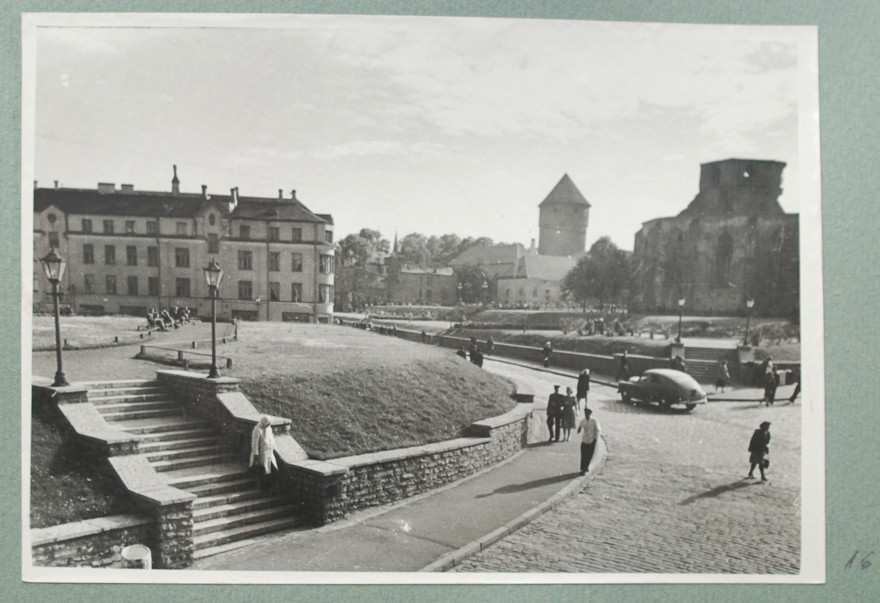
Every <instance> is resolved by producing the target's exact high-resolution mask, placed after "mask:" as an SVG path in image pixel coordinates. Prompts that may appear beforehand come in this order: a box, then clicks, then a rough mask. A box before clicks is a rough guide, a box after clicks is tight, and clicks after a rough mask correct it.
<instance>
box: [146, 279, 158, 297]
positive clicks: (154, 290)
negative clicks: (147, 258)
mask: <svg viewBox="0 0 880 603" xmlns="http://www.w3.org/2000/svg"><path fill="white" fill-rule="evenodd" d="M147 294H148V295H150V296H151V297H159V277H158V276H151V277H148V278H147Z"/></svg>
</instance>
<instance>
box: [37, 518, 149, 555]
mask: <svg viewBox="0 0 880 603" xmlns="http://www.w3.org/2000/svg"><path fill="white" fill-rule="evenodd" d="M131 544H143V545H145V546H148V547H150V549H151V550H156V549H155V547H156V524H155V522H154V520H153V519H152V518H150V517H147V516H143V515H113V516H111V517H101V518H99V519H89V520H86V521H77V522H74V523H66V524H62V525H57V526H52V527H49V528H38V529H33V530H31V551H32V560H33V564H34V565H39V566H49V567H73V566H76V567H83V566H91V567H122V565H121V552H122V549H123V548H124V547H126V546H129V545H131ZM154 563H155V560H154Z"/></svg>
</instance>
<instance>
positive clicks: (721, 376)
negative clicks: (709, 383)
mask: <svg viewBox="0 0 880 603" xmlns="http://www.w3.org/2000/svg"><path fill="white" fill-rule="evenodd" d="M728 383H730V371H729V370H728V368H727V360H722V361H721V366H719V367H718V379H717V380H716V381H715V391H716V392H717V391H718V388H719V387H720V388H721V393H722V394H723V393H724V386H725V385H727V384H728Z"/></svg>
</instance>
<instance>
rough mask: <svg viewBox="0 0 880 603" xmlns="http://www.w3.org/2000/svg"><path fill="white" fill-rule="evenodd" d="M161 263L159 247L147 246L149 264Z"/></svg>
mask: <svg viewBox="0 0 880 603" xmlns="http://www.w3.org/2000/svg"><path fill="white" fill-rule="evenodd" d="M158 265H159V248H158V247H147V266H158Z"/></svg>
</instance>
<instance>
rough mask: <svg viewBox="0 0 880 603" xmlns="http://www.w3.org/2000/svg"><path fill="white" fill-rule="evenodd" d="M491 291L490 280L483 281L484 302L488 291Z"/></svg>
mask: <svg viewBox="0 0 880 603" xmlns="http://www.w3.org/2000/svg"><path fill="white" fill-rule="evenodd" d="M488 291H489V281H483V303H484V304H485V303H486V293H487V292H488Z"/></svg>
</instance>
